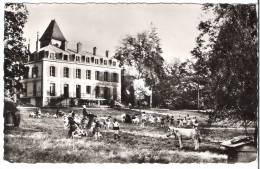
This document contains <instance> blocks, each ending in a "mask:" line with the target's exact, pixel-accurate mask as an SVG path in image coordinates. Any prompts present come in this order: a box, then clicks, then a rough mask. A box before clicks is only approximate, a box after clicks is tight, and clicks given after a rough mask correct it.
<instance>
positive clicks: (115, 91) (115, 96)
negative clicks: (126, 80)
mask: <svg viewBox="0 0 260 169" xmlns="http://www.w3.org/2000/svg"><path fill="white" fill-rule="evenodd" d="M113 99H114V100H117V89H116V88H115V87H114V88H113Z"/></svg>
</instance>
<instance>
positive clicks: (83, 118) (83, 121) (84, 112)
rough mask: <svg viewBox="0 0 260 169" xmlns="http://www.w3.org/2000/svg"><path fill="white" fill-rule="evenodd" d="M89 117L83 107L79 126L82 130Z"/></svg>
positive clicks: (85, 108)
mask: <svg viewBox="0 0 260 169" xmlns="http://www.w3.org/2000/svg"><path fill="white" fill-rule="evenodd" d="M88 116H89V113H88V112H87V107H86V105H83V110H82V120H81V125H82V126H83V128H85V127H86V126H85V125H84V123H85V121H86V120H87V117H88Z"/></svg>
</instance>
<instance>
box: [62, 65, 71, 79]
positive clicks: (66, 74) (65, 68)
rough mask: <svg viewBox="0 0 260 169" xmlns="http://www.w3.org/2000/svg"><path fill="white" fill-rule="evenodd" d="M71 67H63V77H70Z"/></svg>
mask: <svg viewBox="0 0 260 169" xmlns="http://www.w3.org/2000/svg"><path fill="white" fill-rule="evenodd" d="M69 70H70V69H69V68H68V67H64V69H63V77H69Z"/></svg>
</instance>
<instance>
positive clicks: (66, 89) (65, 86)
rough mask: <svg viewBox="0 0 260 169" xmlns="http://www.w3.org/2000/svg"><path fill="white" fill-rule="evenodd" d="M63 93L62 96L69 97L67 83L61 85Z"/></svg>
mask: <svg viewBox="0 0 260 169" xmlns="http://www.w3.org/2000/svg"><path fill="white" fill-rule="evenodd" d="M63 93H64V97H66V98H67V97H69V85H68V84H64V87H63Z"/></svg>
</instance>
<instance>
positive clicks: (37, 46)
mask: <svg viewBox="0 0 260 169" xmlns="http://www.w3.org/2000/svg"><path fill="white" fill-rule="evenodd" d="M38 42H39V32H37V40H36V52H38V48H39V45H38Z"/></svg>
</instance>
